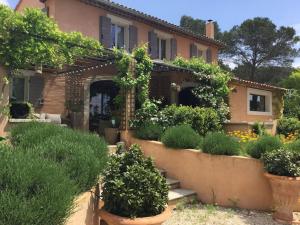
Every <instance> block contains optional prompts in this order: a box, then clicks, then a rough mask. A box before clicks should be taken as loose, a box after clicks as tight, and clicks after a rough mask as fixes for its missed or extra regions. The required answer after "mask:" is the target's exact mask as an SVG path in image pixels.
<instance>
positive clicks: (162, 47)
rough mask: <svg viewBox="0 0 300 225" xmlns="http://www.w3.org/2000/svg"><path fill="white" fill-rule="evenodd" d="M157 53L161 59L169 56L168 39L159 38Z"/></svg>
mask: <svg viewBox="0 0 300 225" xmlns="http://www.w3.org/2000/svg"><path fill="white" fill-rule="evenodd" d="M157 55H158V59H161V60H164V59H166V58H167V40H165V39H160V38H157Z"/></svg>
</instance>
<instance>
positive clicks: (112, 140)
mask: <svg viewBox="0 0 300 225" xmlns="http://www.w3.org/2000/svg"><path fill="white" fill-rule="evenodd" d="M104 137H105V140H106V141H107V142H108V144H111V145H114V144H116V143H117V142H118V138H119V129H118V128H105V129H104Z"/></svg>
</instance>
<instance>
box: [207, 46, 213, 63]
mask: <svg viewBox="0 0 300 225" xmlns="http://www.w3.org/2000/svg"><path fill="white" fill-rule="evenodd" d="M206 62H207V63H211V62H212V54H211V48H210V47H208V49H207V50H206Z"/></svg>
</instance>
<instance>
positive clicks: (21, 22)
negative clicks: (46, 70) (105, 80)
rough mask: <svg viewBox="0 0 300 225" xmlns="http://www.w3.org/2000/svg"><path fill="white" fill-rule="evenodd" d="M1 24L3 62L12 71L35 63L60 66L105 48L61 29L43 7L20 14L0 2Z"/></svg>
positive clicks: (0, 63)
mask: <svg viewBox="0 0 300 225" xmlns="http://www.w3.org/2000/svg"><path fill="white" fill-rule="evenodd" d="M0 24H1V26H0V65H4V66H5V67H6V68H8V69H10V70H11V71H12V70H16V69H25V68H29V67H32V66H33V65H45V66H48V67H55V68H58V67H62V66H63V65H65V64H73V63H74V61H75V60H76V59H78V58H80V57H83V56H86V55H101V54H102V51H103V47H102V46H101V45H100V43H99V42H98V41H97V40H94V39H91V38H87V37H83V35H82V34H81V33H78V32H71V33H65V32H62V31H60V30H59V28H58V25H57V24H56V23H55V22H54V20H52V19H50V18H48V17H47V15H45V13H43V12H42V11H41V10H39V9H26V10H25V11H24V13H23V14H20V13H18V12H15V11H13V10H12V9H10V8H9V7H7V6H4V5H1V4H0Z"/></svg>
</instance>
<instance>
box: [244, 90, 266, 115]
mask: <svg viewBox="0 0 300 225" xmlns="http://www.w3.org/2000/svg"><path fill="white" fill-rule="evenodd" d="M247 93H248V94H247V95H248V114H250V115H272V92H270V91H266V90H259V89H254V88H248V90H247Z"/></svg>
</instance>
